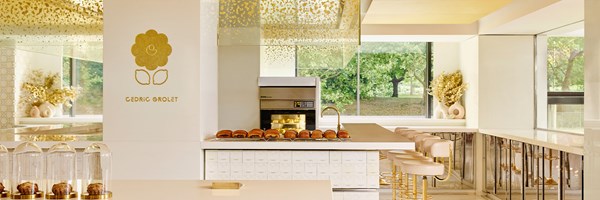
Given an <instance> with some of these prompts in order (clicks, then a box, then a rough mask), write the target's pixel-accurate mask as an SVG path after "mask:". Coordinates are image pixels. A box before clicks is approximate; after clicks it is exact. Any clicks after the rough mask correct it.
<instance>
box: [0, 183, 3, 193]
mask: <svg viewBox="0 0 600 200" xmlns="http://www.w3.org/2000/svg"><path fill="white" fill-rule="evenodd" d="M0 192H4V185H2V183H0Z"/></svg>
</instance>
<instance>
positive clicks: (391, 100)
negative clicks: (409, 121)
mask: <svg viewBox="0 0 600 200" xmlns="http://www.w3.org/2000/svg"><path fill="white" fill-rule="evenodd" d="M276 49H278V50H280V51H282V53H275V51H276ZM285 49H287V51H284V50H285ZM430 49H431V44H430V43H427V42H362V44H361V46H360V47H357V46H340V45H338V46H296V47H263V50H262V53H261V55H262V56H264V57H265V58H266V59H265V58H262V59H261V62H262V63H261V76H281V75H284V76H285V75H290V74H291V76H300V77H319V78H320V79H321V104H322V107H325V106H336V107H337V108H339V110H340V112H341V113H342V114H343V115H359V116H407V117H421V118H425V117H427V115H428V107H427V105H429V104H428V101H429V96H428V95H427V92H426V89H427V88H428V84H429V81H428V78H429V73H430V69H431V68H430V67H428V65H429V64H430V63H431V53H430ZM284 52H285V53H284ZM290 52H295V53H290ZM273 55H278V56H273ZM282 55H287V56H283V57H286V58H283V57H282ZM262 56H261V57H262ZM289 57H292V59H290V58H289ZM282 62H285V63H282ZM284 71H287V73H286V72H284ZM324 114H326V115H327V114H335V113H329V112H328V113H324Z"/></svg>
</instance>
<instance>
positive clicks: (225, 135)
mask: <svg viewBox="0 0 600 200" xmlns="http://www.w3.org/2000/svg"><path fill="white" fill-rule="evenodd" d="M232 137H233V132H232V131H231V130H220V131H219V132H217V138H232Z"/></svg>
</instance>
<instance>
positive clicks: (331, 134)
mask: <svg viewBox="0 0 600 200" xmlns="http://www.w3.org/2000/svg"><path fill="white" fill-rule="evenodd" d="M324 135H325V138H327V139H334V138H337V134H336V133H335V131H334V130H326V131H325V133H324Z"/></svg>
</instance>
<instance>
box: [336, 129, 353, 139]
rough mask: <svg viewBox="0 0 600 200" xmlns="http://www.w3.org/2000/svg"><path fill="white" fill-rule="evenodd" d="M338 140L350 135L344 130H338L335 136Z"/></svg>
mask: <svg viewBox="0 0 600 200" xmlns="http://www.w3.org/2000/svg"><path fill="white" fill-rule="evenodd" d="M337 136H338V138H350V134H349V133H348V131H346V130H340V131H338V134H337Z"/></svg>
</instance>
